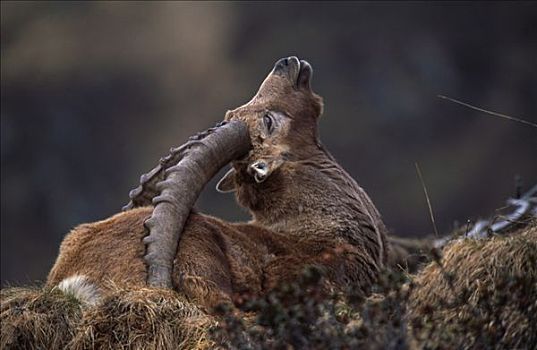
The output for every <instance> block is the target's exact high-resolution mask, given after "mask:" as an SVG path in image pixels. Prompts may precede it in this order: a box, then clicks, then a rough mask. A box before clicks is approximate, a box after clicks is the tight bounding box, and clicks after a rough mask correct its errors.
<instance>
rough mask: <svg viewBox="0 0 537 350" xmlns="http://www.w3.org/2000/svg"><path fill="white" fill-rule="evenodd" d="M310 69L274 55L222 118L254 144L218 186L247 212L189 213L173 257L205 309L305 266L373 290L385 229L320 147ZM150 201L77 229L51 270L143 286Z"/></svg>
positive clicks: (178, 278) (56, 278)
mask: <svg viewBox="0 0 537 350" xmlns="http://www.w3.org/2000/svg"><path fill="white" fill-rule="evenodd" d="M311 77H312V68H311V66H310V65H309V64H308V63H307V62H305V61H300V60H298V59H297V58H296V57H289V58H285V59H281V60H279V61H278V62H277V63H276V65H275V66H274V69H273V70H272V71H271V73H270V74H269V75H268V76H267V78H266V79H265V81H264V82H263V83H262V85H261V87H260V89H259V91H258V92H257V94H256V95H255V96H254V97H253V99H252V100H251V101H250V102H248V103H247V104H245V105H243V106H241V107H239V108H237V109H235V110H232V111H228V112H227V114H226V117H225V119H226V120H228V121H229V120H241V121H243V122H245V123H246V124H247V125H248V128H249V132H250V137H251V143H252V145H253V149H252V150H251V151H250V152H249V154H248V155H247V156H246V157H245V158H244V159H240V160H237V161H234V162H233V164H232V165H233V167H232V170H230V171H229V172H228V173H227V174H226V175H225V176H224V178H223V179H222V180H221V181H220V182H219V183H218V186H217V188H218V190H220V191H222V192H227V191H235V192H236V197H237V200H238V202H239V203H240V204H241V205H242V206H244V207H246V208H248V209H249V210H250V212H251V214H252V216H253V220H252V221H251V222H249V223H228V222H225V221H222V220H220V219H217V218H214V217H210V216H207V215H203V214H198V213H194V212H193V213H192V214H191V215H190V217H189V219H188V222H187V224H186V226H185V229H184V231H183V235H182V237H181V241H180V243H179V248H178V250H177V254H176V259H175V261H174V272H173V276H172V277H173V284H174V287H175V288H176V289H177V290H178V291H179V292H182V293H184V294H185V295H186V296H187V297H188V298H189V299H190V300H192V301H194V302H196V303H198V304H199V305H200V306H203V307H206V308H207V309H210V308H211V307H213V306H215V305H216V304H219V303H223V302H224V303H226V302H227V303H230V302H232V295H233V293H237V292H250V293H254V294H262V293H265V292H267V291H268V290H270V289H271V288H273V287H274V286H276V285H277V284H279V283H281V282H285V281H291V280H293V279H294V278H296V276H297V275H298V274H299V273H301V271H302V270H303V269H304V268H305V267H306V266H309V265H315V266H318V267H320V268H321V270H322V271H324V272H325V275H326V278H327V281H328V282H329V283H330V285H331V286H333V287H335V288H338V289H341V290H345V288H348V287H351V288H353V289H354V290H355V291H356V290H359V291H362V292H363V293H364V294H365V293H367V292H368V290H369V288H370V287H371V285H372V284H373V283H374V281H375V279H376V277H377V275H378V273H379V271H380V269H381V268H382V267H383V265H384V264H385V261H386V258H387V247H386V238H385V228H384V225H383V224H382V221H381V219H380V215H379V213H378V211H377V210H376V208H375V207H374V205H373V204H372V202H371V200H370V199H369V197H368V196H367V194H366V193H365V192H364V191H363V190H362V189H361V188H360V187H359V186H358V185H357V184H356V182H355V181H354V180H353V179H352V178H351V177H350V176H349V175H348V174H347V173H346V172H345V171H344V170H343V169H342V168H341V166H339V165H338V164H337V162H336V161H335V160H334V158H333V157H332V156H331V155H330V154H329V153H328V151H327V150H326V149H325V148H324V147H323V146H322V145H321V143H320V141H319V136H318V127H317V122H318V119H319V117H320V115H321V113H322V100H321V98H320V97H319V96H317V95H316V94H315V93H313V91H312V90H311V86H310V83H311ZM151 211H152V208H151V207H145V208H138V209H132V210H129V211H126V212H123V213H120V214H118V215H115V216H113V217H111V218H109V219H107V220H104V221H101V222H97V223H91V224H85V225H81V226H79V227H77V228H76V229H74V230H73V231H72V232H71V233H70V234H69V235H68V236H67V237H66V238H65V240H64V241H63V243H62V245H61V249H60V254H59V256H58V258H57V261H56V263H55V265H54V267H53V268H52V271H51V272H50V274H49V277H48V284H49V285H56V284H58V283H59V282H60V281H62V280H63V279H65V278H67V277H70V276H72V275H75V274H80V275H85V276H87V278H88V279H89V280H91V281H92V282H94V283H96V284H98V285H101V286H102V287H103V288H104V286H105V285H106V284H105V283H104V284H103V282H104V281H107V280H111V281H113V282H114V283H116V284H120V285H129V286H144V285H145V281H146V275H147V272H146V266H145V265H144V262H143V255H144V244H143V243H142V238H143V236H144V234H145V232H144V229H143V225H142V223H143V221H144V219H145V218H147V217H148V216H149V215H150V214H151Z"/></svg>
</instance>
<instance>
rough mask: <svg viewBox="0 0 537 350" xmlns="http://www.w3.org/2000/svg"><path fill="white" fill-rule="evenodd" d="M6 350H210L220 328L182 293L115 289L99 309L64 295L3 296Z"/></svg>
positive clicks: (24, 291) (0, 341)
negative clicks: (211, 336) (213, 334)
mask: <svg viewBox="0 0 537 350" xmlns="http://www.w3.org/2000/svg"><path fill="white" fill-rule="evenodd" d="M1 310H2V312H1V318H0V320H1V322H2V332H1V338H0V345H1V346H0V348H2V349H15V348H17V349H20V348H24V349H63V348H65V349H122V348H128V349H208V348H213V347H214V345H215V344H214V342H213V341H211V340H210V339H209V332H210V330H211V328H212V327H214V326H216V322H215V321H214V319H213V318H211V317H209V316H207V315H206V314H205V313H204V312H202V311H201V310H200V309H198V308H197V307H195V306H194V305H193V304H191V303H188V302H187V301H185V300H184V299H183V298H181V297H180V296H179V295H178V294H177V293H175V292H173V291H169V290H158V289H137V290H128V289H122V288H118V287H111V291H110V293H109V294H107V295H106V296H105V297H104V298H103V300H102V302H101V303H100V304H99V305H98V306H95V307H83V306H82V305H81V304H80V303H79V302H78V301H77V300H76V299H74V298H73V297H71V296H68V295H65V294H64V293H62V292H61V291H59V290H46V289H43V290H41V289H30V288H10V289H5V290H2V294H1Z"/></svg>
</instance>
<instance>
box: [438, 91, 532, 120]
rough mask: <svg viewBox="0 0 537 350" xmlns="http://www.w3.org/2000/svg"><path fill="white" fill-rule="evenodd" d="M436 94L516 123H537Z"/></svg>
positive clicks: (444, 98)
mask: <svg viewBox="0 0 537 350" xmlns="http://www.w3.org/2000/svg"><path fill="white" fill-rule="evenodd" d="M436 96H437V97H438V98H441V99H443V100H448V101H451V102H454V103H457V104H460V105H462V106H465V107H468V108H470V109H473V110H475V111H478V112H483V113H486V114H490V115H493V116H495V117H500V118H504V119H508V120H511V121H514V122H518V123H522V124H526V125H529V126H533V127H534V128H537V124H535V123H532V122H529V121H527V120H524V119H520V118H516V117H511V116H509V115H505V114H501V113H496V112H492V111H488V110H486V109H483V108H479V107H476V106H472V105H471V104H468V103H465V102H462V101H459V100H456V99H454V98H451V97H447V96H444V95H436Z"/></svg>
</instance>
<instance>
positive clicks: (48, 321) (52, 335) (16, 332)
mask: <svg viewBox="0 0 537 350" xmlns="http://www.w3.org/2000/svg"><path fill="white" fill-rule="evenodd" d="M0 300H1V303H0V322H1V324H2V327H1V333H0V348H1V349H62V348H64V347H65V346H66V345H67V343H68V342H69V340H70V339H71V338H73V336H74V334H75V329H76V326H77V324H78V323H79V322H80V318H81V315H82V309H81V306H80V303H79V302H78V301H77V300H76V299H74V298H72V297H69V296H66V295H64V294H63V293H62V292H61V291H59V290H48V289H45V290H42V289H37V288H9V289H3V290H2V291H0Z"/></svg>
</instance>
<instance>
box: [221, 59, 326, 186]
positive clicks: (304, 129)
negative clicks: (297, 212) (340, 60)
mask: <svg viewBox="0 0 537 350" xmlns="http://www.w3.org/2000/svg"><path fill="white" fill-rule="evenodd" d="M312 74H313V70H312V68H311V65H310V64H309V63H308V62H306V61H303V60H299V59H298V58H297V57H294V56H292V57H288V58H282V59H280V60H279V61H277V62H276V64H275V65H274V68H273V69H272V71H271V72H270V73H269V75H268V76H267V77H266V78H265V80H264V81H263V83H262V84H261V87H260V88H259V91H258V92H257V94H256V95H255V96H254V97H253V98H252V99H251V100H250V102H248V103H247V104H245V105H243V106H241V107H239V108H236V109H234V110H232V111H228V112H227V114H226V117H225V119H226V120H227V121H232V120H241V121H243V122H245V123H246V124H247V125H248V128H249V132H250V138H251V143H252V146H253V148H252V150H251V151H250V152H249V154H248V155H247V156H246V157H245V158H244V159H242V160H239V161H235V162H234V163H233V169H231V170H230V171H229V172H228V173H227V174H226V175H225V176H224V178H222V180H220V182H219V183H218V185H217V189H218V190H219V191H221V192H230V191H233V190H235V189H236V188H237V187H238V186H240V185H243V184H250V185H253V186H255V185H258V186H262V184H263V183H264V182H265V181H267V180H268V179H269V178H270V177H271V175H272V174H274V173H276V172H277V171H278V170H279V169H280V167H281V166H282V165H283V164H284V163H285V162H286V161H296V160H301V159H305V158H307V156H308V154H309V153H310V151H311V150H312V149H313V148H318V133H317V120H318V118H319V116H320V115H321V113H322V99H321V97H319V96H318V95H316V94H315V93H314V92H313V91H312V89H311V77H312Z"/></svg>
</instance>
